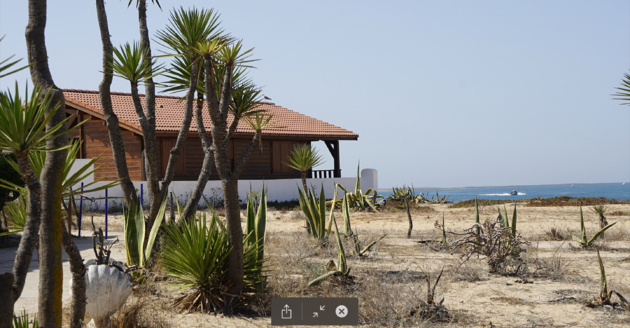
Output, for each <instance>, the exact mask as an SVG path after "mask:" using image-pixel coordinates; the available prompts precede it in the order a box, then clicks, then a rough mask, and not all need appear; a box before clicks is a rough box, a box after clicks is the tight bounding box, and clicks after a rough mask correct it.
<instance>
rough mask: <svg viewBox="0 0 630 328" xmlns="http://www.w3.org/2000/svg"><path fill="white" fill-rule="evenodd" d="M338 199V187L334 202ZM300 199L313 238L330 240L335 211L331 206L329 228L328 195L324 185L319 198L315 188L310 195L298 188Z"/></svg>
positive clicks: (322, 240) (324, 240)
mask: <svg viewBox="0 0 630 328" xmlns="http://www.w3.org/2000/svg"><path fill="white" fill-rule="evenodd" d="M336 199H337V188H335V196H334V197H333V203H334V201H335V200H336ZM298 200H299V202H300V209H301V210H302V212H303V213H304V216H306V222H307V224H308V228H309V231H310V232H311V235H312V237H313V239H316V240H319V241H320V242H326V241H327V240H328V234H329V233H330V228H331V224H332V218H333V212H334V211H333V210H332V208H331V211H330V220H329V222H328V229H326V195H325V194H324V186H323V185H322V188H321V192H320V193H319V199H317V197H316V196H315V190H314V189H311V192H310V195H308V194H307V193H306V191H302V190H300V188H298Z"/></svg>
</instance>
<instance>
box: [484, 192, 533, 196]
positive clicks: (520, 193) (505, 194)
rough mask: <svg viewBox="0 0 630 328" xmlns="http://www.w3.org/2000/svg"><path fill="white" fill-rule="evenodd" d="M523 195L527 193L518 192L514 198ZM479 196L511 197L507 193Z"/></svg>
mask: <svg viewBox="0 0 630 328" xmlns="http://www.w3.org/2000/svg"><path fill="white" fill-rule="evenodd" d="M523 195H527V193H524V192H519V193H518V194H517V195H515V196H523ZM479 196H512V194H510V193H509V192H506V193H502V194H480V195H479Z"/></svg>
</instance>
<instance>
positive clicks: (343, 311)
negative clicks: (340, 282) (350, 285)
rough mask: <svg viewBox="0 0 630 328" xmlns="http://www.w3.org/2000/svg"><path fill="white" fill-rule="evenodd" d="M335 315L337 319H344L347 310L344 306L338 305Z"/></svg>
mask: <svg viewBox="0 0 630 328" xmlns="http://www.w3.org/2000/svg"><path fill="white" fill-rule="evenodd" d="M335 314H336V315H337V316H338V317H339V318H345V317H346V316H347V315H348V308H347V307H345V305H339V306H338V307H337V309H335Z"/></svg>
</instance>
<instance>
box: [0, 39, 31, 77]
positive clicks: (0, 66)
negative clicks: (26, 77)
mask: <svg viewBox="0 0 630 328" xmlns="http://www.w3.org/2000/svg"><path fill="white" fill-rule="evenodd" d="M2 39H4V35H3V36H2V37H1V38H0V42H2ZM14 56H15V55H11V56H9V57H8V58H5V59H3V60H2V61H0V78H3V77H5V76H8V75H11V74H13V73H16V72H19V71H21V70H23V69H25V68H27V67H29V66H31V65H27V66H22V67H19V68H15V69H14V70H12V71H10V72H6V73H5V71H7V70H9V69H10V68H11V67H13V65H15V64H17V63H18V62H20V60H22V59H21V58H20V59H18V60H14V61H12V62H8V63H7V61H9V60H11V58H13V57H14ZM5 63H6V64H5Z"/></svg>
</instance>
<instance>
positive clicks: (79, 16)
mask: <svg viewBox="0 0 630 328" xmlns="http://www.w3.org/2000/svg"><path fill="white" fill-rule="evenodd" d="M160 3H161V5H162V10H160V9H159V8H158V7H157V6H155V5H149V10H148V22H149V29H150V33H151V34H152V35H155V33H156V32H157V31H158V30H161V29H164V28H165V27H166V26H167V24H168V18H169V11H170V10H171V9H173V8H174V6H176V7H177V8H179V7H180V6H183V7H185V8H187V7H191V6H197V7H203V8H206V9H210V8H214V10H216V11H217V12H218V13H219V14H220V15H221V21H222V26H223V27H224V28H225V30H226V31H228V32H230V33H231V34H232V35H233V36H234V37H237V38H241V39H242V40H243V43H244V45H245V46H246V47H251V48H254V51H253V53H254V56H253V57H254V58H256V59H259V61H257V62H256V63H255V64H254V66H255V67H256V68H255V69H253V70H251V72H250V76H251V77H252V78H253V80H254V82H255V83H256V84H257V85H259V86H260V87H262V90H263V93H264V94H265V95H267V96H269V97H270V98H272V101H273V102H275V103H276V104H277V105H280V106H283V107H286V108H289V109H292V110H295V111H298V112H300V113H303V114H306V115H309V116H312V117H315V118H317V119H320V120H323V121H326V122H329V123H331V124H334V125H337V126H340V127H342V128H345V129H348V130H351V131H353V132H355V133H358V134H359V140H358V141H341V145H340V154H341V169H342V175H343V176H349V177H352V176H354V175H355V172H356V168H357V164H358V162H359V161H360V163H361V168H374V169H376V170H377V171H378V178H379V188H390V187H393V186H402V185H403V184H406V185H411V184H413V185H414V186H416V187H465V186H500V185H536V184H562V183H607V182H622V181H630V108H628V106H620V103H621V102H620V101H616V100H613V96H612V94H614V93H615V92H616V89H615V88H616V87H618V86H620V84H621V81H622V78H623V75H624V73H628V72H629V69H630V2H628V1H612V0H611V1H577V0H568V1H561V0H557V1H522V0H521V1H481V0H479V1H387V2H385V1H309V2H307V1H288V0H287V1H274V0H270V1H245V0H241V1H222V2H209V1H193V0H188V1H185V0H182V1H167V0H162V1H161V2H160ZM208 6H214V7H208ZM27 9H28V8H27V1H9V0H0V36H1V35H5V38H4V40H3V41H2V42H0V59H4V58H6V57H8V56H10V55H13V54H15V55H16V58H26V42H25V39H24V29H25V27H26V24H27V21H28V10H27ZM106 9H107V13H108V15H109V25H110V32H111V35H112V42H113V44H114V45H120V44H122V43H126V42H133V41H137V40H139V32H138V22H137V11H136V10H135V8H134V7H133V6H131V7H127V1H122V0H110V1H107V3H106ZM46 46H47V50H48V55H49V65H50V69H51V72H52V76H53V79H54V81H55V83H56V84H57V85H58V86H59V87H61V88H71V89H87V90H97V89H98V84H99V83H100V81H101V79H102V75H101V73H100V70H101V41H100V36H99V30H98V23H97V20H96V7H95V4H94V1H85V0H63V1H49V6H48V20H47V26H46ZM159 50H160V47H159V46H158V45H157V44H156V43H155V42H154V43H153V51H154V54H155V53H159ZM163 61H164V62H165V63H168V59H164V60H163ZM29 80H30V78H29V74H28V72H27V71H23V72H20V73H18V74H14V75H12V76H11V77H10V78H4V79H3V80H2V82H0V88H2V89H6V88H9V87H12V86H13V84H14V83H15V81H17V82H18V83H19V84H20V85H24V84H25V83H28V81H29ZM112 91H120V92H129V84H128V82H126V81H124V80H122V79H118V78H116V79H115V80H114V83H113V85H112ZM315 145H316V146H317V147H318V149H319V152H320V154H322V155H324V158H325V160H326V163H324V164H323V165H322V166H320V167H318V169H332V168H333V161H332V157H331V156H330V154H329V152H328V150H327V149H326V147H325V145H324V144H323V142H318V143H315Z"/></svg>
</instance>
